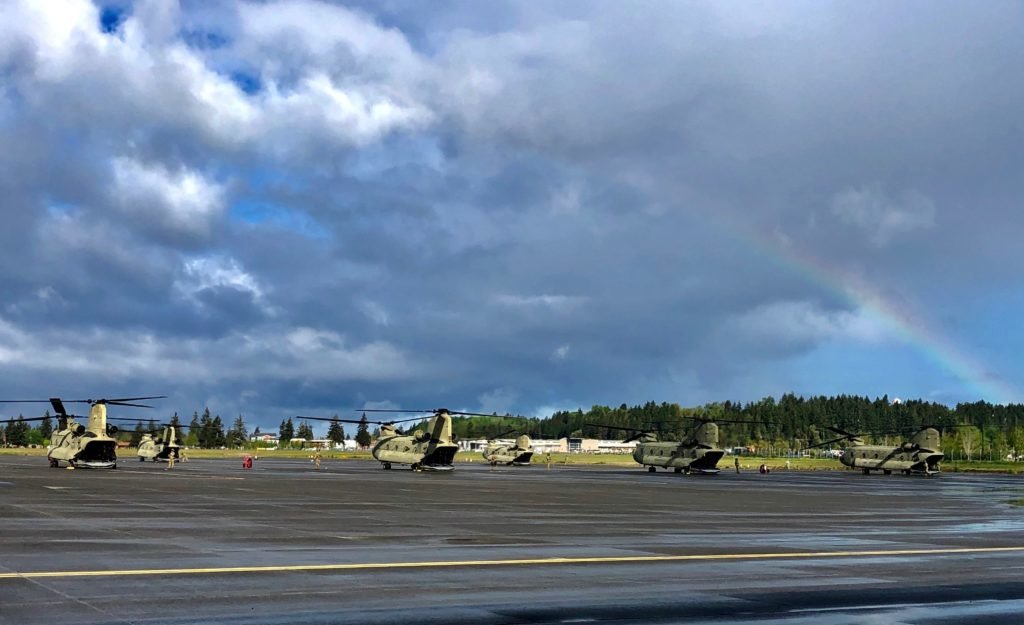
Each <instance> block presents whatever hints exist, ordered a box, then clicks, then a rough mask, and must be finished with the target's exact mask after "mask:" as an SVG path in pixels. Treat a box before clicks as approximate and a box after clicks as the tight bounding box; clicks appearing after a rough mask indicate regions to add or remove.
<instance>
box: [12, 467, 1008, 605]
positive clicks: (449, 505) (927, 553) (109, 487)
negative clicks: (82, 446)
mask: <svg viewBox="0 0 1024 625" xmlns="http://www.w3.org/2000/svg"><path fill="white" fill-rule="evenodd" d="M163 466H164V465H162V464H153V463H138V462H134V461H122V462H121V463H120V468H119V469H117V470H115V471H99V470H97V471H87V470H75V471H67V470H64V469H50V468H48V466H47V464H46V461H45V459H42V458H27V457H10V456H0V625H8V624H10V625H36V624H44V623H45V624H53V623H76V624H90V623H118V624H121V623H159V624H172V623H173V624H181V623H274V624H295V623H317V624H319V623H325V624H326V623H438V624H440V623H486V624H510V623H570V622H602V623H750V624H753V623H773V624H775V623H794V624H797V623H799V624H802V623H808V624H810V623H813V624H815V625H822V624H823V623H826V624H847V623H849V624H854V623H856V624H861V623H880V624H881V623H908V624H920V625H939V624H946V623H992V622H1000V623H1024V550H1018V551H988V550H989V549H992V548H999V549H1002V548H1010V549H1024V507H1016V506H1013V505H1011V504H1010V503H1009V502H1011V501H1013V500H1020V499H1022V498H1024V477H1022V476H1011V475H962V474H943V475H940V476H937V477H931V478H927V477H918V476H910V477H905V476H897V475H893V476H881V475H872V476H864V475H861V474H860V473H856V472H848V471H839V470H837V471H829V472H773V473H771V474H769V475H759V474H757V473H756V472H744V473H742V474H740V475H736V474H735V473H733V472H725V471H723V472H722V473H721V474H719V475H715V476H697V475H693V476H686V475H677V474H674V473H666V472H658V473H655V474H648V473H647V472H645V471H642V470H640V469H639V468H635V469H634V468H601V467H584V466H568V467H566V466H562V465H555V466H554V467H552V469H551V470H547V469H546V468H545V467H544V466H543V465H535V466H531V467H512V468H496V469H490V468H488V467H486V466H483V465H480V464H460V465H458V468H457V470H456V471H454V472H452V473H449V474H430V473H417V472H413V471H409V470H399V469H398V468H397V467H396V468H395V469H393V470H391V471H383V470H381V469H380V468H379V465H377V464H376V463H373V462H369V461H358V460H347V461H339V460H327V461H325V462H324V466H323V469H322V470H321V471H316V470H314V468H313V466H312V465H311V464H310V463H309V462H307V461H303V460H270V459H266V458H263V459H261V460H259V461H257V463H256V465H255V468H254V469H253V470H250V471H247V470H243V469H242V468H241V460H240V459H238V460H230V461H229V460H193V461H192V462H190V463H187V464H179V465H178V466H176V467H175V468H174V469H173V470H172V471H164V470H163ZM952 550H960V551H952ZM908 551H909V552H910V553H895V552H908ZM836 553H841V554H842V555H830V554H836ZM794 554H799V555H794ZM677 556H701V558H700V559H671V558H675V557H677ZM587 558H590V559H593V558H598V559H603V560H600V561H580V559H587ZM551 559H560V560H554V561H552V560H551ZM480 561H486V563H484V564H480V563H479V562H480ZM510 561H519V563H511V562H510ZM470 562H477V564H468V563H470ZM416 563H427V564H425V565H422V566H414V565H415V564H416ZM235 567H243V568H245V569H246V570H235V571H230V570H224V569H228V568H235ZM316 567H321V568H319V569H318V568H316ZM346 567H348V568H346ZM253 569H256V570H253ZM48 572H49V573H54V575H53V576H46V577H43V576H40V574H42V573H48ZM83 574H87V575H88V576H82V575H83Z"/></svg>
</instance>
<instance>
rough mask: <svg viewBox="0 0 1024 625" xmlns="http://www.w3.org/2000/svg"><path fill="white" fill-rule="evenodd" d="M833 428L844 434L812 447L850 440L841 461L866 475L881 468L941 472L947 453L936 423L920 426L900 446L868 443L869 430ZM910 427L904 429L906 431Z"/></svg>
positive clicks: (889, 470)
mask: <svg viewBox="0 0 1024 625" xmlns="http://www.w3.org/2000/svg"><path fill="white" fill-rule="evenodd" d="M828 429H829V430H831V431H832V432H835V433H836V434H840V435H841V436H840V437H839V438H835V439H832V440H830V441H825V442H824V443H821V444H819V445H814V446H813V447H808V449H813V448H817V447H826V446H829V445H832V444H833V443H838V442H840V441H849V442H850V446H849V447H847V448H846V449H845V450H843V455H842V456H840V457H839V462H841V463H842V464H844V465H846V466H848V467H850V468H851V469H860V470H861V471H862V472H863V473H864V474H865V475H868V474H870V473H871V472H872V471H881V472H882V473H883V474H885V475H890V474H892V472H893V471H899V472H900V473H903V474H904V475H910V474H911V473H921V474H924V475H934V474H936V473H940V472H941V464H940V463H941V462H942V460H943V458H944V457H945V455H944V454H943V453H942V439H941V434H940V433H939V430H938V429H937V428H934V427H923V428H920V429H917V431H916V432H914V434H913V435H912V436H911V437H910V440H908V441H905V442H903V443H900V444H899V445H897V446H896V447H890V446H888V445H867V444H865V443H864V438H863V437H864V436H866V434H853V433H850V432H847V431H845V430H842V429H840V428H838V427H834V426H833V427H829V428H828ZM905 431H906V430H903V432H905ZM898 433H900V432H884V433H879V434H877V435H879V436H881V435H892V434H898Z"/></svg>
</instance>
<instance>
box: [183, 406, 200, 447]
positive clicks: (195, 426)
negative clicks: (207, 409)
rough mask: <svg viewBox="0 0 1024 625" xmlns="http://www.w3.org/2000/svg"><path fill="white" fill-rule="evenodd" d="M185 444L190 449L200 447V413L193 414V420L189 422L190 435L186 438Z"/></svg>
mask: <svg viewBox="0 0 1024 625" xmlns="http://www.w3.org/2000/svg"><path fill="white" fill-rule="evenodd" d="M185 444H186V445H188V446H189V447H199V446H200V445H199V413H198V412H193V413H192V420H191V421H189V422H188V435H187V436H186V437H185Z"/></svg>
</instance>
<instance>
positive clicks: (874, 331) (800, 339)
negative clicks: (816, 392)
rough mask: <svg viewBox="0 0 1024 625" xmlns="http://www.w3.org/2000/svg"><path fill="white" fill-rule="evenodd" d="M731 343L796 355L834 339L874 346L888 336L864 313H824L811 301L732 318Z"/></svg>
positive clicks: (728, 328) (779, 304) (728, 330)
mask: <svg viewBox="0 0 1024 625" xmlns="http://www.w3.org/2000/svg"><path fill="white" fill-rule="evenodd" d="M723 331H724V332H725V333H727V334H728V335H729V336H730V342H731V343H733V344H739V345H743V346H745V347H747V348H750V349H753V350H756V351H760V352H774V353H795V352H800V351H805V350H807V349H810V348H813V347H815V346H816V345H818V344H820V343H824V342H827V341H833V340H849V341H854V342H867V343H877V342H879V341H881V340H883V339H884V338H885V337H886V336H887V334H886V332H885V330H884V329H883V327H882V326H881V325H880V324H879V323H878V322H877V321H876V320H875V319H874V318H873V317H872V316H871V315H869V314H868V313H867V312H865V311H863V310H855V311H847V310H826V309H824V308H822V307H821V306H820V305H819V304H817V303H815V302H810V301H779V302H772V303H768V304H763V305H760V306H758V307H756V308H754V309H752V310H748V311H745V312H743V313H741V314H739V315H736V316H734V317H732V318H731V319H730V320H729V321H728V323H727V324H726V325H725V326H724V328H723Z"/></svg>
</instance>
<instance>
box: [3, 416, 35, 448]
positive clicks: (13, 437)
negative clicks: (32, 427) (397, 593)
mask: <svg viewBox="0 0 1024 625" xmlns="http://www.w3.org/2000/svg"><path fill="white" fill-rule="evenodd" d="M28 430H29V426H28V424H27V423H25V417H24V416H22V415H18V418H17V419H16V420H14V421H10V422H8V423H7V425H6V426H5V427H4V436H5V438H6V439H7V444H8V445H11V446H12V447H15V446H17V447H21V446H25V445H28Z"/></svg>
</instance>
